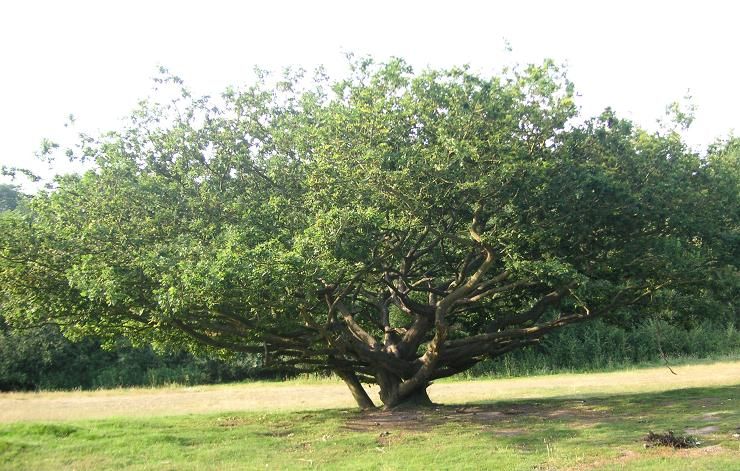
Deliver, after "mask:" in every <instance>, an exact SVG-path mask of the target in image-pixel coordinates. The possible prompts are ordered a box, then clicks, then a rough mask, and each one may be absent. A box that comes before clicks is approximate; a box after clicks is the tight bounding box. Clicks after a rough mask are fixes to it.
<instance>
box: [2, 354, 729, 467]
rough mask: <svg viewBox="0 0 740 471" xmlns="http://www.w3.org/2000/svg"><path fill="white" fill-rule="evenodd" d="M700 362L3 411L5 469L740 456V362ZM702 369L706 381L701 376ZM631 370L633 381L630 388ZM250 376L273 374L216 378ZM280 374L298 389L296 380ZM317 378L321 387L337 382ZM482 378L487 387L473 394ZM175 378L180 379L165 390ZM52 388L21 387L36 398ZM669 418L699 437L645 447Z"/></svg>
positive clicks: (697, 462) (698, 462) (545, 463)
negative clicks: (241, 402) (412, 392)
mask: <svg viewBox="0 0 740 471" xmlns="http://www.w3.org/2000/svg"><path fill="white" fill-rule="evenodd" d="M700 368H701V369H697V370H692V369H689V368H686V369H682V370H678V373H679V376H681V375H684V377H685V378H684V379H686V380H688V379H689V377H691V380H692V381H688V382H686V383H685V384H684V385H683V386H682V385H681V384H677V383H675V381H676V380H675V379H673V378H669V377H668V376H665V379H666V381H665V382H664V383H665V385H664V386H661V383H662V381H661V380H660V378H663V377H664V375H670V373H668V372H667V371H665V369H662V370H661V369H655V370H635V371H630V372H616V373H601V374H600V375H601V376H596V375H588V374H583V375H569V376H568V377H565V378H558V377H543V378H541V379H540V378H534V380H540V381H542V382H543V384H547V383H548V382H549V384H550V387H549V388H544V387H541V388H540V389H536V388H535V389H533V390H532V391H533V394H534V395H532V394H528V395H527V399H517V397H521V391H520V390H519V389H517V387H513V386H511V384H510V383H507V381H510V382H516V380H500V381H489V382H481V384H483V385H484V386H485V387H487V388H491V389H496V387H497V384H500V386H501V390H500V391H498V392H497V393H495V394H494V396H495V397H496V399H494V400H491V399H490V396H489V395H481V394H480V391H482V390H484V389H478V390H476V389H475V387H476V382H472V381H461V382H458V383H449V384H445V385H444V386H446V387H447V386H449V388H448V389H447V390H446V393H445V394H447V396H446V400H445V403H446V405H444V406H440V407H438V408H435V409H432V410H424V411H397V412H393V413H390V412H373V413H360V412H357V411H355V410H353V409H349V408H341V409H337V408H330V409H314V410H304V411H299V410H292V411H267V410H258V409H256V408H253V409H254V410H251V411H246V412H245V411H241V412H238V411H232V412H225V411H224V412H219V413H208V414H186V415H174V416H156V417H115V418H104V419H96V420H91V419H86V420H75V419H74V417H66V418H65V419H64V420H56V421H41V422H39V421H35V420H21V419H14V420H13V421H6V422H7V423H5V424H2V425H0V469H24V470H26V469H34V470H36V469H120V468H125V469H156V470H163V469H178V470H179V469H204V468H207V469H310V468H320V469H389V470H390V469H434V470H436V469H502V470H515V469H522V470H524V469H526V470H532V469H537V470H545V469H558V470H559V469H579V470H580V469H599V470H600V469H665V470H675V469H687V470H688V469H690V470H701V469H706V470H740V440H739V439H738V438H737V434H740V377H738V376H737V375H736V373H737V371H738V368H740V362H725V363H717V364H713V365H701V366H700ZM700 371H702V372H704V374H705V375H706V380H705V381H704V382H706V383H708V385H705V386H697V382H701V377H700V376H701V374H700V373H699V372H700ZM721 372H724V373H725V376H722V374H721ZM670 376H673V375H670ZM718 377H720V378H723V379H721V380H718V379H717V378H718ZM628 378H633V382H632V383H631V384H632V386H631V387H630V388H625V386H624V385H625V381H627V379H628ZM669 379H670V381H669ZM671 381H674V382H671ZM574 385H575V386H574ZM579 385H587V386H588V387H585V386H584V387H583V388H582V387H580V386H579ZM452 386H454V387H456V388H458V389H457V390H458V391H459V393H460V396H459V397H460V398H461V400H460V401H458V402H457V404H454V401H451V400H452V399H454V398H455V397H458V396H455V393H454V391H455V389H454V388H453V387H452ZM478 386H480V385H478ZM252 387H253V388H255V389H254V390H255V391H256V390H257V389H258V388H264V387H265V386H264V385H254V386H252V385H235V386H229V387H219V388H215V389H214V390H215V391H218V392H219V393H223V392H226V393H228V392H229V391H230V390H231V391H237V390H238V389H239V390H246V391H250V388H252ZM281 387H282V388H284V390H285V391H287V392H289V391H290V390H291V385H281ZM314 387H315V388H316V389H315V394H321V391H322V388H325V387H326V388H333V387H335V385H334V384H326V385H322V384H320V383H319V384H315V385H314ZM435 387H436V386H435ZM245 388H246V389H245ZM471 388H473V389H472V391H474V392H475V391H478V393H479V397H480V398H481V399H480V400H471V396H470V391H471ZM574 388H576V389H575V390H574ZM628 389H631V390H632V391H629V390H628ZM168 391H175V390H174V389H172V390H158V391H157V394H164V395H165V396H166V394H167V392H168ZM538 391H541V392H542V393H541V394H538V393H537V392H538ZM50 394H54V393H50ZM59 394H72V395H70V396H62V397H70V398H71V397H72V396H73V393H59ZM103 394H106V393H105V392H101V395H103ZM107 394H110V393H107ZM130 394H134V393H130ZM45 397H46V396H44V395H41V396H38V398H35V397H34V396H32V395H28V396H27V397H26V396H23V397H22V398H21V399H22V401H26V402H29V403H30V405H31V406H33V401H34V400H36V399H38V400H39V401H41V400H43V399H44V398H45ZM138 397H140V398H142V397H143V398H146V394H143V393H139V394H138ZM433 397H434V396H433ZM15 399H19V398H18V397H14V400H15ZM2 400H3V398H2V397H0V404H3V403H2ZM143 400H146V399H143ZM173 400H174V399H173ZM276 401H279V398H277V397H276ZM38 404H43V402H39V403H38ZM5 405H7V403H5ZM132 412H133V411H132ZM132 415H134V414H132ZM667 430H673V431H675V432H676V433H678V434H687V433H688V434H692V435H695V436H696V437H698V438H699V440H700V441H701V445H700V447H698V448H693V449H687V450H674V449H672V448H664V447H650V448H645V447H644V442H643V440H642V438H643V437H644V436H645V435H646V434H647V433H648V432H649V431H655V432H665V431H667Z"/></svg>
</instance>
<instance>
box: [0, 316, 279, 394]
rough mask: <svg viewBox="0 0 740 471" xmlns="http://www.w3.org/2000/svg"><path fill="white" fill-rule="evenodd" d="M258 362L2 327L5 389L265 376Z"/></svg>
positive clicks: (48, 329) (0, 363) (0, 384)
mask: <svg viewBox="0 0 740 471" xmlns="http://www.w3.org/2000/svg"><path fill="white" fill-rule="evenodd" d="M257 363H258V359H257V357H256V356H253V355H252V356H250V355H243V356H232V357H230V358H228V359H225V358H221V357H219V356H218V355H216V354H203V355H193V354H191V353H188V352H174V353H173V352H170V353H160V352H156V351H155V350H154V349H152V348H151V347H133V346H131V344H129V343H128V342H126V341H124V340H121V341H120V342H119V343H118V344H116V345H113V346H109V347H108V348H103V347H102V346H101V343H100V341H98V340H96V339H94V338H85V339H82V340H80V341H74V342H73V341H71V340H68V339H67V338H65V337H64V336H63V335H62V334H61V333H60V332H59V329H58V328H57V327H56V326H44V327H38V328H33V329H28V330H20V331H12V330H10V329H8V328H7V327H4V326H3V327H0V390H2V391H18V390H38V389H97V388H115V387H122V386H161V385H165V384H172V383H176V384H186V385H194V384H208V383H224V382H232V381H240V380H243V379H246V378H257V377H261V375H262V376H264V374H265V373H264V372H258V371H256V370H255V366H256V365H257ZM268 374H269V373H268ZM272 375H273V376H275V374H274V373H273V374H272Z"/></svg>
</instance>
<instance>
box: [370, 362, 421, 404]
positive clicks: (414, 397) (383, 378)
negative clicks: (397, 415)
mask: <svg viewBox="0 0 740 471" xmlns="http://www.w3.org/2000/svg"><path fill="white" fill-rule="evenodd" d="M375 377H376V379H377V381H378V385H379V386H380V400H381V401H382V402H383V408H384V409H386V410H387V409H397V408H405V407H409V408H414V407H428V406H431V405H433V404H434V403H433V402H432V400H431V399H429V396H428V395H427V387H428V386H429V384H428V383H425V384H424V385H423V386H420V387H419V388H417V389H415V390H413V391H412V392H411V394H407V395H405V396H401V395H400V391H399V386H400V385H401V381H402V380H401V378H399V377H397V376H395V375H393V374H391V373H388V372H384V371H381V372H379V373H378V374H377V375H376V376H375Z"/></svg>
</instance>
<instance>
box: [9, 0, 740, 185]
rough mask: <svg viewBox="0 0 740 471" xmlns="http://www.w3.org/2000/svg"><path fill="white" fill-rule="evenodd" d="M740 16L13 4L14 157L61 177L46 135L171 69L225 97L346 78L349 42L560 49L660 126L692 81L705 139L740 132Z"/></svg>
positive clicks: (88, 124)
mask: <svg viewBox="0 0 740 471" xmlns="http://www.w3.org/2000/svg"><path fill="white" fill-rule="evenodd" d="M738 18H740V2H733V1H727V0H725V1H713V0H704V1H701V2H698V1H660V0H654V1H645V0H643V1H632V0H621V1H619V2H599V1H556V0H552V1H516V2H515V1H506V2H499V1H467V0H456V1H447V2H442V1H434V0H426V1H416V0H411V1H402V0H395V1H387V0H373V1H360V0H357V1H354V2H351V1H322V0H313V1H284V0H270V1H266V0H262V1H259V2H250V1H220V0H209V1H207V2H206V1H201V2H192V3H191V2H189V1H183V0H180V1H166V0H159V1H157V0H148V1H139V0H127V1H113V0H107V1H99V0H98V1H79V0H64V1H40V0H23V1H20V0H15V1H5V2H1V3H0V165H7V166H21V167H29V168H32V169H34V170H36V171H37V172H47V173H48V172H49V171H48V170H45V168H46V167H45V166H44V165H43V164H41V163H40V162H38V161H35V159H34V157H33V156H34V153H35V152H36V151H37V150H38V149H39V147H40V142H41V140H42V139H43V138H50V139H52V140H57V141H61V142H71V141H70V140H71V139H73V137H72V136H73V134H74V133H76V132H80V131H82V132H86V133H90V134H97V133H99V132H102V131H106V130H111V129H117V128H118V127H120V123H121V119H122V118H124V117H125V116H126V115H127V114H128V113H129V112H130V111H131V110H132V109H133V108H134V107H135V106H136V103H137V102H138V100H140V99H142V98H145V97H146V96H147V95H149V93H150V89H151V85H152V82H151V78H152V77H153V76H154V75H155V73H156V70H157V68H158V66H159V65H164V66H166V67H167V68H169V69H170V71H172V72H173V73H176V74H177V75H179V76H181V77H182V78H183V79H185V81H186V83H187V84H188V85H189V86H190V87H191V88H192V89H193V90H194V91H195V92H196V93H202V94H213V95H215V94H218V93H219V92H221V91H223V89H224V88H225V87H226V86H227V85H243V84H246V83H248V81H249V79H250V76H251V71H252V69H253V68H254V66H261V67H264V68H268V69H275V70H279V69H281V68H283V67H285V66H288V65H299V66H303V67H305V68H308V69H311V68H313V67H315V66H317V65H320V64H321V65H325V66H326V67H327V69H328V70H329V71H330V72H331V73H335V74H341V72H342V71H343V70H344V66H345V59H344V54H345V53H346V52H354V53H356V54H360V55H364V54H370V55H372V56H374V57H376V58H378V59H381V60H382V59H385V58H388V57H390V56H399V57H403V58H405V59H406V60H407V61H408V62H410V63H411V64H412V65H414V66H415V67H416V68H417V69H423V68H425V67H445V66H451V65H461V64H469V65H470V66H471V67H472V68H473V69H474V70H476V71H479V72H481V73H484V74H491V73H494V72H495V71H497V70H499V69H501V68H502V67H503V66H505V65H510V64H513V63H530V62H536V63H539V62H541V61H542V60H543V59H544V58H552V59H554V60H555V61H556V62H557V63H562V64H566V65H567V67H568V70H569V77H570V79H571V80H572V81H573V82H575V85H576V90H577V91H578V92H579V94H580V97H579V101H578V104H579V105H580V106H581V108H582V112H583V113H584V114H586V115H594V114H597V113H599V112H600V111H601V110H602V109H603V108H604V107H606V106H611V107H612V108H614V109H615V110H616V111H617V112H618V113H619V114H620V115H621V116H624V117H627V118H630V119H632V120H634V121H635V122H636V123H637V124H638V125H640V126H643V127H646V128H648V129H653V128H655V122H656V119H657V118H660V117H661V116H663V114H664V110H665V107H666V105H668V104H669V103H671V102H673V101H676V100H681V99H682V98H683V97H684V96H685V95H687V91H689V94H690V95H691V96H692V103H693V104H694V105H695V106H696V108H697V110H696V119H695V121H694V124H693V126H692V128H691V129H690V130H689V131H688V132H687V134H686V136H685V137H686V140H687V142H688V143H689V144H690V145H691V146H692V147H694V148H695V149H697V150H701V149H702V148H703V147H704V146H706V144H707V143H709V142H711V141H713V140H714V139H715V138H717V137H721V136H726V135H727V134H729V133H730V132H731V130H733V129H734V130H735V131H736V132H740V113H738V108H739V105H740V86H738V83H740V60H738V57H739V55H738V50H740V28H738V27H737V20H738ZM507 44H508V45H510V49H511V51H510V52H509V51H507ZM70 114H72V115H74V116H75V118H76V121H75V125H74V132H73V131H70V128H65V127H64V124H65V122H66V121H67V117H68V116H69V115H70ZM71 169H73V168H72V167H69V166H68V165H63V164H62V165H61V166H58V167H57V168H56V169H55V170H52V171H62V172H63V171H69V170H71Z"/></svg>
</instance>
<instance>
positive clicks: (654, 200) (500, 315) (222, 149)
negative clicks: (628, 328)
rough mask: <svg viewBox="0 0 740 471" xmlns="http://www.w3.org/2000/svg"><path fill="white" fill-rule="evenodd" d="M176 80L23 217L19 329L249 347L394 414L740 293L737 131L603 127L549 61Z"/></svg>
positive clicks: (16, 253)
mask: <svg viewBox="0 0 740 471" xmlns="http://www.w3.org/2000/svg"><path fill="white" fill-rule="evenodd" d="M160 82H161V87H162V88H163V90H169V91H173V90H174V91H175V93H174V95H173V94H170V95H166V93H165V92H164V91H163V92H162V93H163V94H162V96H170V98H168V99H167V100H163V101H162V102H161V103H159V102H156V101H154V100H150V101H147V102H142V104H141V106H140V108H139V109H138V110H137V111H136V112H135V113H134V114H133V115H132V117H131V119H130V120H129V121H128V124H127V125H126V126H125V127H123V129H121V130H119V131H115V132H111V133H109V134H106V135H104V136H102V137H99V138H94V139H93V138H90V137H85V138H84V139H82V142H81V145H80V147H79V149H78V150H77V151H76V152H77V156H78V157H80V158H83V159H87V160H88V161H90V162H91V163H92V165H93V167H92V170H90V171H88V172H87V173H84V174H82V175H70V176H63V177H58V178H57V180H56V184H55V187H54V188H53V189H51V190H48V191H45V192H40V193H39V194H37V195H35V196H34V197H33V198H31V200H30V201H29V202H28V204H27V205H26V206H27V207H25V208H24V210H23V211H10V212H6V213H4V214H3V216H2V219H1V224H2V227H1V229H2V230H1V231H0V283H2V285H1V286H2V299H1V300H0V304H1V305H2V309H3V315H4V316H5V317H6V319H8V321H9V322H12V323H15V324H24V323H33V324H38V323H43V322H53V323H56V324H59V325H61V326H62V327H63V328H64V329H65V330H66V331H68V332H70V333H79V332H82V333H90V332H92V333H95V334H96V335H99V336H105V335H120V334H124V335H128V336H130V337H131V338H133V339H135V340H139V341H144V342H155V343H159V344H162V345H183V344H189V345H191V346H193V347H197V346H204V345H205V346H208V347H209V348H216V349H221V350H223V351H227V352H228V351H233V352H251V353H255V354H259V355H260V356H261V358H262V361H263V363H264V365H265V367H275V368H278V367H279V368H284V369H287V370H289V371H332V372H334V373H335V374H336V375H337V376H339V377H340V378H342V379H343V380H344V381H345V382H346V384H347V385H348V387H349V389H350V391H351V392H352V395H353V396H354V398H355V399H356V401H357V403H358V405H359V406H360V407H363V408H369V407H373V405H374V404H373V401H372V400H371V398H370V397H369V396H368V394H367V393H366V391H365V389H364V387H363V384H364V383H375V384H377V385H379V388H380V400H381V401H382V403H383V404H384V405H385V406H386V407H394V406H397V405H401V404H408V403H425V402H428V400H429V399H428V396H427V394H426V388H427V387H428V385H429V384H430V382H431V381H433V380H435V379H437V378H442V377H446V376H450V375H454V374H456V373H459V372H461V371H464V370H466V369H468V368H470V367H472V366H473V365H475V364H476V363H478V362H480V361H481V360H483V359H486V358H492V357H496V356H498V355H501V354H503V353H505V352H509V351H511V350H513V349H517V348H521V347H524V346H527V345H531V344H534V343H536V342H538V341H539V340H540V339H541V338H542V337H543V336H544V335H546V334H547V333H548V332H551V331H553V330H555V329H559V328H561V327H563V326H566V325H568V324H572V323H575V322H580V321H584V320H588V319H593V318H597V317H600V316H617V317H621V318H626V317H634V316H647V315H650V313H652V312H655V311H656V309H658V308H657V307H656V306H657V305H658V304H660V303H661V302H664V300H665V299H666V298H670V296H661V293H667V292H670V293H677V292H681V293H697V295H700V294H701V293H708V292H709V291H710V290H712V289H713V287H716V286H721V287H724V288H725V289H727V287H728V286H729V287H730V288H729V289H730V290H732V289H735V292H736V289H737V279H738V278H737V273H738V271H737V262H738V208H739V207H740V205H739V202H738V194H740V191H738V174H739V172H738V156H739V155H740V152H738V149H739V148H740V145H739V144H738V142H737V141H736V140H729V141H726V142H723V143H719V144H717V145H715V146H714V147H712V148H710V151H709V153H708V155H707V156H706V157H704V158H700V157H699V156H698V155H696V154H695V153H692V152H691V151H690V150H689V149H688V148H687V147H686V146H685V145H684V144H683V143H682V141H681V139H680V138H679V135H678V134H677V133H676V132H672V131H663V132H661V133H648V132H646V131H643V130H641V129H638V128H636V127H635V126H633V125H632V124H631V123H630V122H629V121H626V120H623V119H620V118H618V117H617V116H616V115H615V113H613V112H611V111H609V110H607V111H605V112H604V113H603V114H602V115H601V116H598V117H595V118H592V119H583V118H581V117H579V116H578V109H577V107H576V105H575V104H574V92H573V87H572V85H571V84H570V83H569V82H568V80H567V79H566V77H565V75H564V73H563V72H562V71H560V70H559V69H558V68H557V67H555V66H554V65H553V64H552V63H550V62H547V63H545V64H544V65H542V66H530V67H527V68H524V69H518V70H514V71H509V72H506V73H503V74H501V75H499V76H494V77H482V76H480V75H479V74H475V73H472V72H470V71H469V70H468V69H466V68H456V69H450V70H427V71H424V72H422V73H419V74H414V73H413V72H412V71H411V69H410V67H409V66H407V64H405V63H404V62H403V61H401V60H392V61H389V62H388V63H385V64H374V63H373V62H372V61H370V60H359V61H358V60H356V61H354V62H352V67H351V74H349V76H348V77H347V78H346V79H344V80H341V81H332V80H330V79H329V78H327V77H325V76H324V75H323V74H321V73H318V74H316V77H314V78H311V79H307V78H306V77H304V76H303V75H302V74H301V73H290V74H287V75H286V76H285V77H284V78H281V79H280V80H274V79H272V78H270V77H269V76H262V78H261V79H260V80H258V81H257V83H256V84H254V85H252V86H250V87H248V88H244V89H229V90H227V91H226V92H225V93H224V94H223V95H221V96H220V97H217V98H215V99H214V98H207V97H193V96H191V94H190V93H189V92H188V90H187V89H186V88H184V86H183V85H182V83H181V81H180V80H179V79H178V78H177V77H173V76H168V75H166V76H164V77H163V78H162V79H161V80H160ZM172 97H174V98H172ZM730 308H732V306H730Z"/></svg>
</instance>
